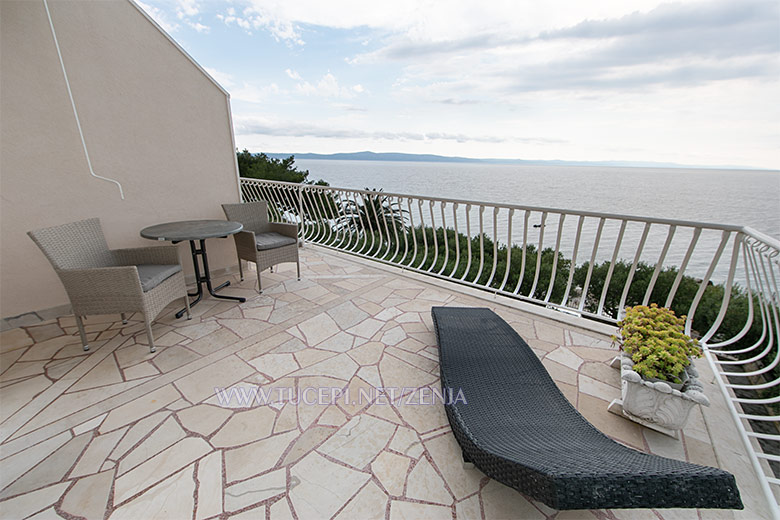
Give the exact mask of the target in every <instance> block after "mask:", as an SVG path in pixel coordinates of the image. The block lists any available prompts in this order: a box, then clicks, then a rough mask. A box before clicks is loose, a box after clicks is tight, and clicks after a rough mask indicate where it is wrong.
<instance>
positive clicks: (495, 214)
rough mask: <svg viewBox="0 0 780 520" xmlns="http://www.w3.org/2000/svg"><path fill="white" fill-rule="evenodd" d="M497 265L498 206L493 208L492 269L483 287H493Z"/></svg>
mask: <svg viewBox="0 0 780 520" xmlns="http://www.w3.org/2000/svg"><path fill="white" fill-rule="evenodd" d="M497 265H498V206H495V207H493V268H492V269H491V270H490V276H489V277H488V281H487V283H486V284H485V287H488V288H489V287H491V286H492V285H493V277H494V276H495V275H496V266H497Z"/></svg>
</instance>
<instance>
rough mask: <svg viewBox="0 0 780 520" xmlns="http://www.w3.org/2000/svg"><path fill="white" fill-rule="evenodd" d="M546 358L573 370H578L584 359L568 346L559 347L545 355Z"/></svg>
mask: <svg viewBox="0 0 780 520" xmlns="http://www.w3.org/2000/svg"><path fill="white" fill-rule="evenodd" d="M545 359H549V360H551V361H555V362H556V363H560V364H561V365H563V366H565V367H569V368H571V369H572V370H578V369H579V368H580V365H582V363H583V361H582V358H580V357H579V356H578V355H577V354H575V353H574V352H573V351H571V350H570V349H568V348H566V347H559V348H557V349H555V350H553V351H552V352H550V353H549V354H547V355H546V356H545Z"/></svg>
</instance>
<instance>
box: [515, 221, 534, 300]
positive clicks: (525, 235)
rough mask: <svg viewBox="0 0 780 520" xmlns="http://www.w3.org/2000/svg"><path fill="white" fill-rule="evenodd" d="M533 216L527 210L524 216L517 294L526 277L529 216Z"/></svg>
mask: <svg viewBox="0 0 780 520" xmlns="http://www.w3.org/2000/svg"><path fill="white" fill-rule="evenodd" d="M530 216H531V212H530V211H528V210H525V216H524V217H523V251H522V254H521V256H520V276H518V277H517V287H515V291H514V292H515V294H518V293H519V292H520V286H521V285H522V284H523V278H525V251H526V247H527V246H528V218H529V217H530Z"/></svg>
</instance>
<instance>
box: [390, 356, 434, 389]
mask: <svg viewBox="0 0 780 520" xmlns="http://www.w3.org/2000/svg"><path fill="white" fill-rule="evenodd" d="M379 372H380V374H381V376H382V382H383V383H384V384H385V386H386V387H391V388H399V389H400V388H420V387H421V386H425V385H429V384H431V383H433V382H434V381H435V380H436V376H434V375H431V374H430V373H429V372H426V371H424V370H420V369H419V368H417V367H416V366H413V365H411V364H409V363H407V362H405V361H401V360H400V359H398V358H397V357H393V356H387V355H386V356H383V357H382V360H381V361H380V362H379Z"/></svg>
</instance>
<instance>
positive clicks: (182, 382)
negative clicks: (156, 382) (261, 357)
mask: <svg viewBox="0 0 780 520" xmlns="http://www.w3.org/2000/svg"><path fill="white" fill-rule="evenodd" d="M253 372H254V369H253V368H252V367H251V366H249V365H247V364H246V363H244V362H243V361H242V360H241V359H240V358H238V357H237V356H228V357H226V358H222V359H220V360H219V361H217V362H216V363H213V364H211V365H209V366H207V367H204V368H202V369H200V370H198V371H197V372H193V373H192V374H190V375H188V376H185V377H183V378H181V379H179V380H178V381H176V383H175V384H176V387H177V388H178V389H179V390H180V391H181V393H182V395H183V396H184V398H185V399H187V400H188V401H189V402H191V403H199V402H201V401H203V400H204V399H207V398H208V397H210V396H212V395H214V388H227V387H229V386H230V385H233V384H235V383H236V382H238V381H241V380H242V379H244V378H245V377H247V376H249V375H251V374H252V373H253Z"/></svg>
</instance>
